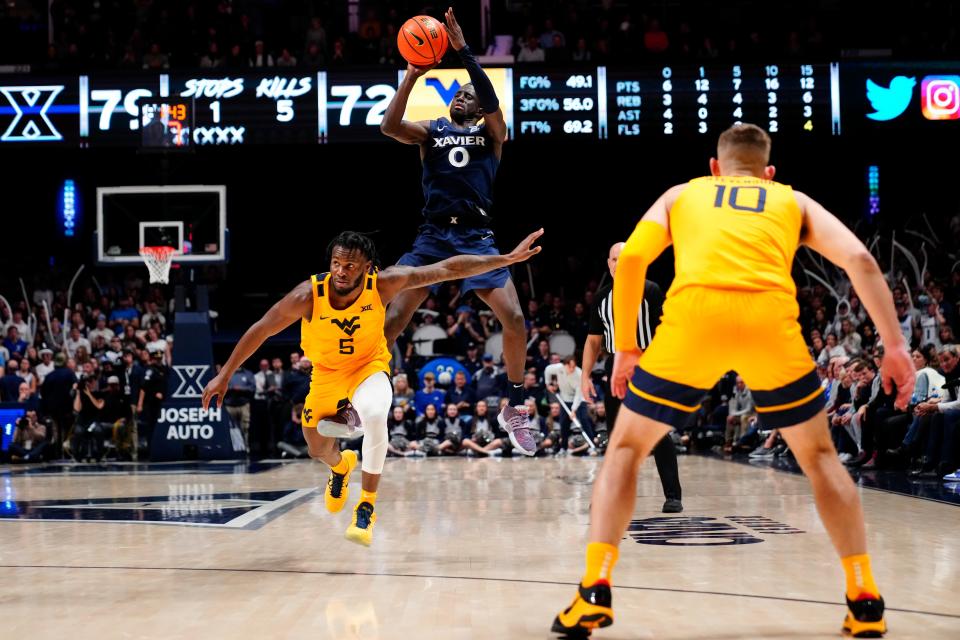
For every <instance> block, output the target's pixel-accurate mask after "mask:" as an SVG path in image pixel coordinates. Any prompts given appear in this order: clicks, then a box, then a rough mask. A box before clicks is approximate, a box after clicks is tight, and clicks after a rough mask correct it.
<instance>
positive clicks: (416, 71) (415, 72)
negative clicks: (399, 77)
mask: <svg viewBox="0 0 960 640" xmlns="http://www.w3.org/2000/svg"><path fill="white" fill-rule="evenodd" d="M435 66H437V63H436V62H434V63H433V64H431V65H427V66H426V67H418V66H416V65H413V64H410V63H409V62H408V63H407V75H409V76H412V77H413V78H414V79H416V78H419V77H420V76H422V75H424V74H425V73H426V72H428V71H430V69H433V68H434V67H435Z"/></svg>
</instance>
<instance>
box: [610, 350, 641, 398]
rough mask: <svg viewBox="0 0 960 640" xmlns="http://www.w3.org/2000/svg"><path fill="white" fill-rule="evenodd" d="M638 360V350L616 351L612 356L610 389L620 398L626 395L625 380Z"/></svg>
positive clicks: (631, 374) (626, 380)
mask: <svg viewBox="0 0 960 640" xmlns="http://www.w3.org/2000/svg"><path fill="white" fill-rule="evenodd" d="M638 360H640V352H639V351H617V353H616V354H614V356H613V373H611V374H610V390H611V391H613V395H615V396H617V397H618V398H620V399H621V400H623V399H624V398H625V397H627V382H629V381H630V378H631V377H633V370H634V368H635V367H636V366H637V361H638Z"/></svg>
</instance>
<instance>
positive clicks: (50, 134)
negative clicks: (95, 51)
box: [0, 61, 960, 149]
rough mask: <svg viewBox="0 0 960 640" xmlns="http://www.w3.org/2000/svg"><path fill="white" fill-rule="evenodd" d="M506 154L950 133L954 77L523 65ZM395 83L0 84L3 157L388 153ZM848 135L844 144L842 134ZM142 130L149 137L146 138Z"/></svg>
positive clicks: (255, 76)
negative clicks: (232, 151) (97, 150)
mask: <svg viewBox="0 0 960 640" xmlns="http://www.w3.org/2000/svg"><path fill="white" fill-rule="evenodd" d="M486 71H487V73H488V76H489V77H490V79H491V82H492V83H493V85H494V88H495V90H496V92H497V95H498V96H499V98H500V105H501V109H502V110H503V114H504V120H505V122H506V124H507V131H508V136H509V138H510V139H512V140H516V141H521V142H523V141H529V142H536V141H537V140H571V141H572V140H595V141H596V140H599V141H604V140H620V141H623V142H624V143H627V144H629V143H630V142H631V141H641V140H648V141H649V140H667V141H668V140H671V139H674V138H686V139H690V138H695V137H699V136H707V137H711V138H712V137H714V136H716V135H717V134H718V133H719V132H720V131H722V130H723V129H725V128H727V127H729V126H730V125H732V124H734V123H738V122H752V123H755V124H758V125H760V126H762V127H763V128H764V129H766V130H767V131H769V132H770V134H771V135H773V136H774V137H777V136H788V137H791V138H811V137H815V136H838V135H841V134H843V133H847V134H853V135H860V136H870V135H871V134H873V133H874V132H877V133H881V132H882V133H884V134H886V133H889V132H893V133H895V132H897V131H911V132H919V133H927V132H929V133H930V134H931V135H937V134H941V133H945V132H947V131H948V130H949V131H954V130H960V125H957V126H954V125H953V124H951V123H956V122H957V121H958V120H960V63H951V62H946V61H938V62H909V63H904V62H874V63H816V64H815V63H806V62H803V61H799V62H788V63H777V62H770V63H769V64H734V63H730V64H718V63H709V64H704V65H698V64H695V63H684V64H671V65H666V66H656V67H652V66H647V67H636V68H631V67H613V66H611V67H607V66H597V65H583V66H573V65H571V66H568V67H566V68H563V69H558V68H553V67H546V66H536V65H523V66H514V67H496V68H489V69H486ZM403 73H404V72H403V71H397V70H394V69H387V68H384V69H334V70H326V71H306V70H297V71H293V70H287V69H271V70H269V71H262V70H258V71H253V70H245V71H240V72H236V73H234V72H227V71H222V72H221V71H220V70H202V71H195V72H179V71H177V72H170V73H159V74H158V73H134V74H129V75H123V74H109V73H106V74H90V75H80V76H72V77H63V76H60V77H41V76H33V75H4V76H0V148H2V147H4V146H17V145H24V144H30V145H47V146H57V145H65V146H79V147H110V146H127V147H137V146H155V147H158V148H165V147H166V148H180V149H202V148H205V147H236V146H243V145H258V144H325V143H341V142H373V141H376V142H386V141H387V140H386V138H385V137H384V136H383V135H381V133H380V131H379V127H380V124H381V123H382V122H383V116H384V113H385V112H386V109H387V106H388V105H389V104H390V101H391V100H392V99H393V98H394V96H395V95H396V92H397V87H398V85H399V82H400V81H401V79H402V77H403ZM468 81H469V77H468V76H467V74H466V72H465V71H463V70H462V69H433V70H431V71H429V72H428V73H426V74H425V75H424V76H423V77H422V78H421V79H419V80H418V82H417V84H416V85H415V87H414V90H413V92H412V93H411V96H410V101H409V102H408V105H407V112H406V115H405V117H407V118H408V119H412V120H426V119H432V118H437V117H440V116H448V114H449V112H448V109H449V104H450V102H451V100H452V98H453V96H454V95H455V93H456V91H457V90H458V89H459V88H460V87H461V86H463V84H465V83H466V82H468ZM842 124H843V125H844V127H843V128H841V125H842ZM147 128H150V130H149V131H147V130H145V129H147Z"/></svg>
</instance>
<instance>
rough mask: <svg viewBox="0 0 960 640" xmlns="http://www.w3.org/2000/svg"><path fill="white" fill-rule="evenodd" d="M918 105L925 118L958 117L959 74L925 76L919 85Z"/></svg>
mask: <svg viewBox="0 0 960 640" xmlns="http://www.w3.org/2000/svg"><path fill="white" fill-rule="evenodd" d="M920 106H921V108H922V109H923V117H924V118H926V119H927V120H957V119H958V118H960V76H927V77H926V78H924V79H923V83H922V84H921V85H920Z"/></svg>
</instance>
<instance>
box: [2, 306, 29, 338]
mask: <svg viewBox="0 0 960 640" xmlns="http://www.w3.org/2000/svg"><path fill="white" fill-rule="evenodd" d="M10 327H16V328H17V332H18V335H19V336H20V338H21V339H22V340H24V341H25V342H33V332H32V331H30V325H29V324H28V323H26V322H24V320H23V312H22V311H20V309H14V310H13V313H11V314H10V320H9V321H7V323H6V324H5V325H4V326H3V330H4V334H5V335H8V329H10Z"/></svg>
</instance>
